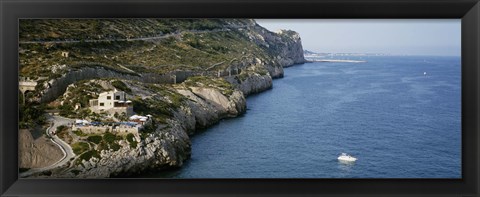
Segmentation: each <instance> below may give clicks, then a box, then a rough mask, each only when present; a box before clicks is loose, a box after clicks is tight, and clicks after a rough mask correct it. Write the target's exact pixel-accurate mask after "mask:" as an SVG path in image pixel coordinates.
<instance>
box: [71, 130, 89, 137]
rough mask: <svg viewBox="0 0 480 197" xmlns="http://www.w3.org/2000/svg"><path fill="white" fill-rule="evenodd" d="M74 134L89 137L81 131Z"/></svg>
mask: <svg viewBox="0 0 480 197" xmlns="http://www.w3.org/2000/svg"><path fill="white" fill-rule="evenodd" d="M73 133H75V135H78V136H87V134H85V133H83V132H82V131H81V130H75V131H73Z"/></svg>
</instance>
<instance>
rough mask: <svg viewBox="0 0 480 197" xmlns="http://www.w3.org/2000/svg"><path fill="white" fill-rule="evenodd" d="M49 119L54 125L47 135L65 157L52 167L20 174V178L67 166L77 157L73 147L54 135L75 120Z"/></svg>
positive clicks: (49, 128) (58, 117) (53, 117)
mask: <svg viewBox="0 0 480 197" xmlns="http://www.w3.org/2000/svg"><path fill="white" fill-rule="evenodd" d="M47 117H48V120H49V121H51V122H52V123H53V124H52V125H51V126H50V127H48V128H47V130H46V134H47V136H49V137H51V139H50V140H51V141H52V142H53V143H54V144H55V145H57V146H58V147H59V148H60V150H61V151H62V152H63V157H62V159H60V160H58V161H57V162H55V163H53V164H52V165H50V166H47V167H43V168H32V169H30V170H28V171H26V172H23V173H20V177H27V176H30V175H32V174H35V173H39V172H43V171H47V170H52V169H54V168H57V167H60V166H63V165H65V164H67V162H68V161H70V159H71V158H73V157H75V153H73V150H72V147H70V145H68V144H67V143H66V142H64V141H63V140H62V139H60V138H59V137H58V136H57V135H55V134H54V133H53V132H54V131H55V130H56V129H57V127H58V126H60V125H68V124H69V123H73V120H72V119H68V118H64V117H60V116H50V115H47Z"/></svg>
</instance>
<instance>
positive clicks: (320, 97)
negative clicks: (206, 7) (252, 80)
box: [144, 56, 462, 178]
mask: <svg viewBox="0 0 480 197" xmlns="http://www.w3.org/2000/svg"><path fill="white" fill-rule="evenodd" d="M342 58H343V59H345V58H348V59H350V60H363V61H366V62H364V63H346V62H314V63H305V64H300V65H295V66H292V67H288V68H285V70H284V71H285V75H284V77H283V78H280V79H275V80H274V81H273V88H272V89H271V90H267V91H265V92H262V93H259V94H255V95H251V96H249V97H248V98H247V112H246V113H245V114H244V115H242V116H240V117H236V118H231V119H225V120H222V121H220V122H219V123H218V124H216V125H214V126H213V127H211V128H209V129H206V130H204V131H200V132H198V133H197V134H195V135H194V136H192V137H191V140H192V155H191V158H190V159H189V160H187V161H186V162H185V163H184V165H183V166H182V167H181V168H178V169H173V170H169V171H161V172H155V173H149V174H147V175H144V177H147V178H462V177H461V176H462V175H461V174H462V168H461V160H462V159H461V158H462V156H461V145H462V144H461V110H460V109H461V107H460V106H461V61H460V57H440V56H360V57H358V56H353V57H336V59H342ZM341 153H347V154H349V155H352V156H353V157H355V158H357V159H358V160H357V161H355V162H341V161H339V160H338V159H337V157H338V156H339V155H340V154H341Z"/></svg>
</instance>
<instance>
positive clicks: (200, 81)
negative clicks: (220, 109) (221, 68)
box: [183, 76, 235, 96]
mask: <svg viewBox="0 0 480 197" xmlns="http://www.w3.org/2000/svg"><path fill="white" fill-rule="evenodd" d="M183 83H184V84H185V85H186V86H187V87H190V86H196V87H210V88H216V89H219V90H220V92H221V93H222V94H223V95H225V96H230V95H232V93H233V91H234V90H235V88H234V87H233V86H232V84H230V83H229V82H228V81H226V80H225V79H223V78H211V77H205V76H195V77H189V78H188V79H187V80H186V81H184V82H183Z"/></svg>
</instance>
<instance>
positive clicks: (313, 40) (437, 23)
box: [256, 19, 461, 56]
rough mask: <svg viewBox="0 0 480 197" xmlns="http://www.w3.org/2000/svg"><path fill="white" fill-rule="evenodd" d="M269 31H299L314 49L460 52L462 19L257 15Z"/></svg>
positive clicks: (396, 52)
mask: <svg viewBox="0 0 480 197" xmlns="http://www.w3.org/2000/svg"><path fill="white" fill-rule="evenodd" d="M256 21H257V23H258V24H260V25H261V26H263V27H265V28H267V29H268V30H270V31H276V30H279V29H290V30H294V31H296V32H298V33H300V37H301V38H302V45H303V49H306V50H311V51H314V52H347V53H389V54H398V55H454V56H460V48H461V47H460V46H461V44H460V39H461V35H460V29H461V28H460V24H461V21H460V19H421V20H418V19H413V20H408V19H397V20H395V19H376V20H371V19H369V20H366V19H349V20H343V19H342V20H341V19H256Z"/></svg>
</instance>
